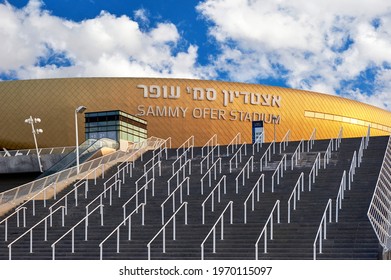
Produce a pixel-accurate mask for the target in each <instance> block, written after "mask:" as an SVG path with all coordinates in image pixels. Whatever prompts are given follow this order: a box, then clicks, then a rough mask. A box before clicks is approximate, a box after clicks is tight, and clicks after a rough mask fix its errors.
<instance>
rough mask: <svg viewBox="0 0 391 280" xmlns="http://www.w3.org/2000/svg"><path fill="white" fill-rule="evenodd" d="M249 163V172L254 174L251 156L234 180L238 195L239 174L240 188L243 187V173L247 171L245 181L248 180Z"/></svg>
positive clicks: (252, 157)
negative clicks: (240, 178)
mask: <svg viewBox="0 0 391 280" xmlns="http://www.w3.org/2000/svg"><path fill="white" fill-rule="evenodd" d="M250 163H251V172H254V156H251V157H250V158H249V159H248V161H247V162H246V164H245V165H244V166H243V168H242V170H241V171H240V172H239V174H238V175H237V176H236V178H235V185H236V193H239V181H238V179H239V177H240V174H242V186H244V185H245V176H244V175H245V171H247V179H249V178H250Z"/></svg>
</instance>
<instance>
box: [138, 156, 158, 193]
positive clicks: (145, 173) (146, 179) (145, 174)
mask: <svg viewBox="0 0 391 280" xmlns="http://www.w3.org/2000/svg"><path fill="white" fill-rule="evenodd" d="M156 166H158V167H159V176H162V162H161V161H160V160H159V161H157V162H156V163H155V164H154V165H153V166H152V167H151V168H149V169H148V170H147V171H146V172H144V174H143V175H141V176H140V178H138V179H137V180H136V182H135V185H136V189H137V188H138V183H139V182H140V180H141V179H142V178H145V183H146V182H148V181H149V180H148V174H149V172H150V171H151V170H152V178H153V179H155V167H156Z"/></svg>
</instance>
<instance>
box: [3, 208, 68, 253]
mask: <svg viewBox="0 0 391 280" xmlns="http://www.w3.org/2000/svg"><path fill="white" fill-rule="evenodd" d="M60 209H61V210H62V224H61V225H62V226H64V206H60V207H58V208H57V209H56V210H54V211H53V212H51V213H50V214H49V215H47V216H45V217H44V218H43V219H42V220H40V221H39V222H37V223H36V224H35V225H34V226H32V227H31V228H30V229H29V230H27V231H26V232H24V233H23V234H22V235H20V236H19V237H18V238H16V239H15V240H14V241H12V242H11V243H10V244H8V254H9V260H11V259H12V245H14V244H15V243H16V242H18V241H19V240H20V239H22V238H23V237H24V236H25V235H27V234H28V233H30V253H33V229H35V228H36V227H37V226H39V225H40V224H41V223H43V222H44V223H45V230H44V241H47V240H48V221H47V219H48V218H50V226H52V222H51V220H52V216H53V214H54V213H56V212H57V211H58V210H60Z"/></svg>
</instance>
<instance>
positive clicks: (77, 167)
mask: <svg viewBox="0 0 391 280" xmlns="http://www.w3.org/2000/svg"><path fill="white" fill-rule="evenodd" d="M86 109H87V107H85V106H79V107H77V108H76V110H75V129H76V169H77V174H79V173H80V161H79V129H78V125H77V114H82V113H83V112H84V111H85V110H86Z"/></svg>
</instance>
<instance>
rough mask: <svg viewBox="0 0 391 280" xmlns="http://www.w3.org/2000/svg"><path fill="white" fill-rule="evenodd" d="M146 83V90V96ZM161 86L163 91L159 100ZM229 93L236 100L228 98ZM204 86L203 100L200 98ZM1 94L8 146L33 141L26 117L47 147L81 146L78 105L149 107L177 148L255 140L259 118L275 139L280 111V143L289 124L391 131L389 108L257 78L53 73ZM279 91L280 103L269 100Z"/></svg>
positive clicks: (2, 143)
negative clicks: (176, 92) (36, 121)
mask: <svg viewBox="0 0 391 280" xmlns="http://www.w3.org/2000/svg"><path fill="white" fill-rule="evenodd" d="M141 85H143V86H145V87H146V88H147V91H146V96H147V97H144V94H145V93H144V89H143V87H142V86H141ZM171 87H174V89H177V88H179V89H180V96H179V98H165V96H166V97H168V96H169V95H170V93H171ZM157 88H158V89H159V90H160V97H158V98H155V97H156V96H157V94H156V93H157ZM164 90H166V91H165V93H164ZM229 91H231V93H232V96H233V99H232V100H233V102H232V103H229V102H227V100H228V99H225V98H224V97H225V96H226V97H227V96H228V95H227V92H229ZM200 92H203V94H204V99H203V100H199V99H200V98H199V96H200V95H201V94H200ZM224 92H225V93H224ZM194 93H197V95H196V96H198V98H194ZM164 95H165V96H164ZM0 96H1V103H0V109H1V110H0V114H1V117H0V148H1V147H6V148H9V149H15V148H25V147H32V146H33V139H32V134H31V129H30V127H29V126H28V125H26V124H25V123H24V120H25V119H26V118H28V117H29V116H30V115H31V116H33V117H40V118H41V119H42V122H41V123H40V126H39V128H42V129H43V130H44V133H43V134H40V135H38V144H39V146H40V147H50V146H69V145H74V142H75V139H74V138H75V128H74V125H75V124H74V111H75V108H76V107H78V106H79V105H84V106H86V107H87V111H107V110H121V111H124V112H127V113H129V114H132V115H137V114H140V113H142V112H143V111H144V112H145V113H147V112H149V113H150V114H148V115H144V116H140V117H141V118H143V119H145V120H147V121H148V136H157V137H160V138H167V137H172V139H173V145H174V146H179V145H180V144H182V143H183V142H184V141H185V140H186V139H187V138H189V136H191V135H194V136H195V143H196V145H204V144H205V143H206V141H207V140H208V139H210V138H211V137H212V136H213V135H214V134H217V135H218V142H219V143H220V144H227V143H229V142H230V141H231V140H232V138H233V137H234V136H235V135H236V134H237V133H238V132H240V133H241V135H242V141H245V142H247V143H249V142H251V121H252V117H253V116H255V117H256V118H255V120H258V119H259V118H261V119H262V118H263V119H264V121H265V133H266V137H265V140H266V141H271V140H272V139H273V137H274V136H273V134H274V125H273V123H271V117H272V116H273V115H275V116H278V117H279V123H278V124H276V126H275V127H276V138H277V141H278V140H281V139H282V138H283V137H284V135H285V133H286V132H287V131H288V130H289V129H290V130H291V140H301V139H308V138H309V137H310V135H311V133H312V131H313V129H314V128H315V127H316V128H317V138H318V139H322V138H334V137H337V135H338V132H339V130H340V128H341V127H343V128H344V135H343V136H344V137H361V136H363V135H365V134H366V132H367V125H368V124H370V125H371V126H372V129H371V135H388V134H389V133H390V132H391V113H390V112H388V111H385V110H382V109H379V108H376V107H373V106H369V105H366V104H363V103H359V102H356V101H353V100H348V99H344V98H340V97H337V96H332V95H325V94H319V93H313V92H307V91H300V90H293V89H287V88H280V87H271V86H263V85H255V84H244V83H232V82H218V81H202V80H187V79H158V78H156V79H154V78H68V79H46V80H28V81H5V82H0ZM272 97H273V98H274V99H275V100H274V101H275V104H274V106H269V105H268V104H267V103H271V105H273V104H272V100H273V99H272ZM268 98H269V99H270V100H268ZM196 99H197V100H196ZM208 99H209V100H208ZM251 103H253V104H251ZM262 103H264V104H266V105H262ZM225 105H226V106H225ZM139 106H143V107H139ZM156 106H158V108H157V107H156ZM142 108H143V110H141V109H142ZM164 108H165V109H164ZM148 110H149V111H148ZM164 110H165V111H164ZM241 112H242V113H241ZM201 113H205V115H202V114H201ZM152 114H155V116H153V115H152ZM156 115H163V116H156ZM83 121H84V118H83V117H82V116H79V122H80V124H79V126H78V127H79V129H80V131H79V135H80V137H81V139H80V140H84V139H82V137H83V135H84V125H83Z"/></svg>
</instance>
